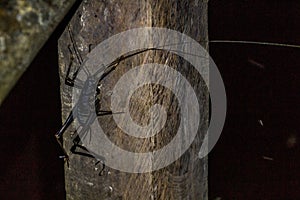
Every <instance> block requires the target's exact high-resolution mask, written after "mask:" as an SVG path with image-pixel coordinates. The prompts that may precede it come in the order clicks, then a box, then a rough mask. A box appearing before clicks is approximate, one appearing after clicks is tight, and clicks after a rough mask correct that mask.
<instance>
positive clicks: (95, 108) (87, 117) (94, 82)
mask: <svg viewBox="0 0 300 200" xmlns="http://www.w3.org/2000/svg"><path fill="white" fill-rule="evenodd" d="M69 35H70V38H71V43H72V45H69V46H68V49H69V51H70V54H71V61H70V65H69V68H68V69H67V75H66V78H65V84H66V85H68V86H70V87H76V88H79V89H81V93H80V95H79V98H78V102H77V103H76V104H75V106H74V107H73V108H72V111H71V112H70V114H69V116H68V117H67V119H66V121H65V122H64V123H63V125H62V127H61V128H60V130H59V131H58V132H57V133H56V134H55V138H56V140H57V142H58V144H59V145H60V147H61V149H62V150H63V154H64V155H62V156H60V158H63V159H64V160H65V161H66V162H67V164H68V166H69V156H68V153H67V151H66V150H65V149H64V147H63V144H62V141H61V140H62V136H63V133H64V132H65V131H66V130H67V128H68V127H69V126H70V125H71V124H72V122H73V121H74V120H75V119H77V121H78V124H79V128H80V130H79V131H78V130H77V136H76V137H75V138H74V139H73V146H72V147H71V149H70V151H71V152H72V153H73V154H78V155H82V156H87V157H91V158H95V156H93V155H92V154H91V153H90V152H89V151H88V149H87V148H85V147H84V146H83V145H81V144H80V142H81V138H83V137H86V136H87V135H88V134H90V125H91V124H92V123H93V122H94V121H95V120H96V118H97V116H103V115H109V114H112V112H111V111H101V110H100V106H99V102H100V100H99V99H98V98H97V95H99V94H100V89H99V87H97V88H95V86H99V82H100V81H101V80H102V79H104V77H106V76H107V75H108V74H109V73H110V72H112V71H113V70H114V69H115V67H116V66H117V64H118V62H114V63H112V64H110V65H109V66H108V67H107V68H108V69H109V70H108V71H107V72H104V73H103V74H102V75H101V77H100V79H96V75H91V74H90V73H89V72H88V70H87V69H85V67H84V66H83V64H84V63H83V59H82V58H81V56H80V54H79V52H78V50H77V46H76V43H75V41H74V39H73V36H72V33H71V31H70V27H69ZM73 52H74V53H73ZM74 54H75V56H74ZM74 57H75V58H77V62H78V64H79V67H77V69H76V71H75V72H74V73H73V76H71V77H70V71H71V67H72V63H73V60H74ZM80 69H83V70H84V72H85V73H86V74H87V79H86V80H85V81H84V82H83V81H81V80H78V79H76V77H77V74H78V72H79V70H80ZM75 79H76V82H75ZM90 136H91V135H90ZM77 148H80V149H81V150H83V152H82V151H76V149H77ZM96 159H97V160H98V162H96V164H98V163H99V162H101V163H102V164H103V169H102V171H103V170H104V166H105V165H104V158H100V159H99V158H98V157H97V158H96ZM100 173H101V172H100Z"/></svg>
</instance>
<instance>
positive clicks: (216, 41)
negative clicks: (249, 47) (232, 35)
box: [209, 40, 300, 48]
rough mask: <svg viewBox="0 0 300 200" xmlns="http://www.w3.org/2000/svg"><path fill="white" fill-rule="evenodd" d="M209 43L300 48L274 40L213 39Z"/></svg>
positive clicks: (299, 46)
mask: <svg viewBox="0 0 300 200" xmlns="http://www.w3.org/2000/svg"><path fill="white" fill-rule="evenodd" d="M209 43H240V44H258V45H266V46H279V47H291V48H300V45H294V44H281V43H274V42H259V41H243V40H211V41H209Z"/></svg>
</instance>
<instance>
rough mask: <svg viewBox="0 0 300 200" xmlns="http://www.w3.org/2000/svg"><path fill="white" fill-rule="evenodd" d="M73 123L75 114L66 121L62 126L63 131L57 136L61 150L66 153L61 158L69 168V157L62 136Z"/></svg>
mask: <svg viewBox="0 0 300 200" xmlns="http://www.w3.org/2000/svg"><path fill="white" fill-rule="evenodd" d="M73 121H74V117H73V112H71V113H70V114H69V116H68V118H67V120H66V121H65V123H64V124H63V125H62V127H61V129H60V130H59V131H58V132H57V133H56V134H55V138H56V141H57V142H58V144H59V146H60V148H61V149H62V150H63V153H64V155H63V156H60V158H64V160H65V161H66V162H67V165H68V167H69V156H68V154H67V152H66V150H65V149H64V147H63V144H62V136H63V134H64V132H65V131H66V130H67V128H68V127H69V126H70V125H71V123H72V122H73Z"/></svg>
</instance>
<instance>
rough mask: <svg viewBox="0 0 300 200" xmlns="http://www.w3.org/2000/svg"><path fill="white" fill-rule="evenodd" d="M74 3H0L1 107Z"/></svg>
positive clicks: (14, 0) (43, 0)
mask: <svg viewBox="0 0 300 200" xmlns="http://www.w3.org/2000/svg"><path fill="white" fill-rule="evenodd" d="M74 2H75V0H63V1H62V0H52V1H49V0H40V1H35V0H27V1H20V0H1V1H0V104H1V103H2V102H3V100H4V98H5V97H6V95H7V94H8V93H9V91H10V90H11V89H12V87H13V86H14V85H15V83H16V82H17V81H18V79H19V78H20V76H21V75H22V74H23V72H24V71H25V70H26V68H27V67H28V66H29V64H30V63H31V61H32V60H33V58H34V57H35V55H36V54H37V53H38V52H39V50H40V48H41V47H42V46H43V45H44V43H45V42H46V40H47V39H48V37H49V36H50V35H51V33H52V31H53V30H54V29H55V27H56V26H57V25H58V23H59V22H60V21H61V20H62V19H63V17H64V16H65V14H66V13H67V12H68V10H69V9H70V8H71V6H72V5H73V3H74ZM41 67H42V66H41Z"/></svg>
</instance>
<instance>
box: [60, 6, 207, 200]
mask: <svg viewBox="0 0 300 200" xmlns="http://www.w3.org/2000/svg"><path fill="white" fill-rule="evenodd" d="M155 2H156V1H152V0H142V1H128V0H125V1H114V0H112V1H106V0H104V1H96V0H91V1H86V2H85V1H84V2H83V3H82V5H81V6H80V8H79V9H78V11H77V13H76V14H75V16H74V17H73V19H72V20H71V22H70V26H69V28H66V30H65V32H64V34H63V35H62V36H61V38H60V40H59V62H60V63H59V64H60V79H61V99H62V116H63V119H66V118H67V116H68V115H69V113H70V112H71V110H72V106H74V105H71V104H72V103H71V99H72V96H71V93H72V88H71V87H69V86H66V85H65V77H66V72H67V70H68V67H69V66H70V63H71V64H72V70H73V72H74V69H76V66H78V65H79V63H78V59H76V55H75V56H74V55H73V56H72V55H71V54H70V50H69V49H70V47H71V46H70V45H71V44H72V40H71V37H72V36H73V43H76V45H75V47H76V48H77V49H78V52H79V54H80V55H81V56H82V58H83V59H85V58H86V56H87V55H88V53H89V52H90V50H91V49H93V48H94V47H95V46H97V44H99V43H100V42H102V41H104V40H106V39H107V38H109V37H111V36H113V35H115V34H117V33H120V32H122V31H126V30H129V29H132V28H139V27H164V28H169V29H173V30H176V31H178V32H181V33H184V34H186V35H188V36H190V37H191V38H193V39H195V40H196V41H198V42H200V41H208V33H207V2H206V1H204V0H200V1H198V0H194V1H187V0H184V1H177V0H167V1H160V2H159V3H155ZM68 29H69V30H70V31H68ZM201 44H202V46H204V48H206V49H207V48H208V44H207V42H202V43H201ZM68 47H69V48H68ZM120 48H122V47H121V46H120ZM72 54H74V52H72ZM144 63H160V64H168V65H169V66H171V67H172V68H174V69H176V70H178V71H180V73H181V74H182V75H183V76H184V77H185V78H186V79H187V80H188V81H189V83H190V84H191V85H192V87H193V89H194V91H195V93H196V94H197V98H198V101H199V104H201V105H202V107H201V109H202V110H201V113H202V115H201V120H200V122H201V123H200V125H199V129H198V133H197V135H196V137H195V139H194V140H193V143H192V145H191V146H190V147H189V149H188V150H187V151H186V152H185V153H184V154H183V155H182V156H181V157H180V158H179V159H178V160H177V161H175V162H173V163H172V164H170V165H168V166H166V167H164V168H161V169H159V170H156V171H150V172H146V173H128V172H123V171H121V170H116V169H113V168H111V167H110V166H107V167H106V169H105V171H104V173H103V175H102V176H98V173H99V170H100V168H101V166H100V165H95V163H96V160H95V159H92V158H89V157H85V156H80V155H76V154H71V153H70V152H69V149H70V148H71V146H72V144H73V142H72V140H73V139H74V137H75V135H76V133H74V132H75V131H76V128H75V126H73V125H72V126H71V127H70V128H69V129H68V130H67V131H66V132H65V133H64V138H63V142H64V146H65V149H66V150H67V151H68V154H70V167H69V168H68V167H67V166H66V167H65V183H66V193H67V199H68V200H69V199H76V200H77V199H197V200H199V199H207V159H201V160H200V159H199V158H198V152H199V149H200V146H201V141H202V140H203V137H204V134H205V133H206V130H207V126H208V110H209V109H208V91H207V87H206V86H205V83H204V81H203V79H202V78H201V76H200V74H199V73H198V72H197V71H196V70H194V69H193V68H192V67H191V65H190V64H189V63H188V62H186V61H185V60H183V59H182V58H180V57H179V56H176V55H174V54H170V52H168V51H160V50H149V51H145V52H143V53H140V54H137V55H134V56H132V57H130V58H127V59H125V60H123V61H121V62H120V63H119V64H118V66H117V68H116V69H115V70H114V71H113V72H112V73H111V74H109V75H108V76H107V77H106V78H105V79H104V80H103V81H102V82H101V93H100V95H99V96H100V97H101V99H100V105H101V110H110V103H111V96H110V95H111V93H112V92H111V91H112V90H113V87H114V86H115V85H116V83H117V81H118V80H119V79H120V78H121V76H122V75H123V74H125V73H127V72H128V71H129V70H130V69H133V68H134V67H136V66H139V65H142V64H144ZM162 75H163V74H158V75H157V76H162ZM143 76H145V74H144V73H138V74H137V75H136V77H137V78H139V77H140V78H142V77H143ZM203 91H204V92H203ZM156 103H158V104H161V105H163V106H164V108H165V110H166V113H167V122H166V124H165V127H164V128H163V129H162V130H161V131H160V132H159V133H158V134H157V135H155V136H152V137H149V138H146V139H140V138H138V139H137V138H135V137H132V136H129V135H128V134H125V133H124V132H123V131H122V130H121V129H120V128H118V126H117V125H116V123H114V118H113V116H111V115H108V116H100V117H98V118H97V120H98V121H99V124H100V125H101V127H102V129H103V130H104V132H105V134H106V135H107V137H108V138H109V139H110V141H112V142H113V143H114V144H115V145H117V146H119V147H121V148H122V149H127V150H130V151H134V152H138V153H139V152H149V151H153V150H158V149H161V148H163V147H164V146H165V145H166V144H168V143H169V142H171V140H172V138H173V137H174V136H175V134H176V130H177V128H178V126H179V124H180V121H181V120H183V119H180V117H179V114H178V113H179V112H180V111H181V107H180V105H179V102H178V100H176V97H175V95H174V94H173V93H172V91H171V90H170V89H168V88H166V87H163V86H161V85H159V84H146V85H144V86H142V87H140V88H138V89H137V90H136V91H135V92H134V93H133V94H132V96H131V98H130V108H129V111H130V116H131V117H132V119H133V121H135V122H136V123H137V124H140V125H142V126H146V125H147V124H148V123H149V121H150V118H151V114H150V110H149V109H151V107H152V106H153V105H154V104H156ZM116 115H117V114H116ZM107 153H110V152H107ZM103 157H105V156H103ZM124 159H126V158H124ZM125 161H126V160H125ZM125 161H124V162H125ZM121 162H123V161H121Z"/></svg>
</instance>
